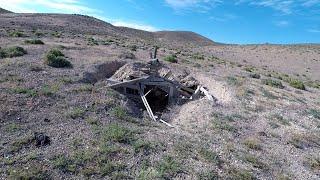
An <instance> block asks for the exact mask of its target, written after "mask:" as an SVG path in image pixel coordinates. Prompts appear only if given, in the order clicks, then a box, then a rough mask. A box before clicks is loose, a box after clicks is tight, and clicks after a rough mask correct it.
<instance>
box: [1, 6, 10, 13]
mask: <svg viewBox="0 0 320 180" xmlns="http://www.w3.org/2000/svg"><path fill="white" fill-rule="evenodd" d="M6 13H12V12H11V11H8V10H5V9H2V8H1V7H0V14H6Z"/></svg>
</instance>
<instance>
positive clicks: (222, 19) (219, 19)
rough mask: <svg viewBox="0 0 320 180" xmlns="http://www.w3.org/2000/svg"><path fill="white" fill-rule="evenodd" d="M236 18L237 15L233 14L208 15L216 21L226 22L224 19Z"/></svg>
mask: <svg viewBox="0 0 320 180" xmlns="http://www.w3.org/2000/svg"><path fill="white" fill-rule="evenodd" d="M237 18H238V16H236V15H234V14H223V15H218V16H210V17H209V19H210V20H213V21H218V22H226V21H230V20H234V19H237Z"/></svg>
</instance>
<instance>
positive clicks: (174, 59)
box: [164, 55, 178, 63]
mask: <svg viewBox="0 0 320 180" xmlns="http://www.w3.org/2000/svg"><path fill="white" fill-rule="evenodd" d="M164 60H165V61H168V62H171V63H177V62H178V61H177V56H176V55H169V56H166V57H165V58H164Z"/></svg>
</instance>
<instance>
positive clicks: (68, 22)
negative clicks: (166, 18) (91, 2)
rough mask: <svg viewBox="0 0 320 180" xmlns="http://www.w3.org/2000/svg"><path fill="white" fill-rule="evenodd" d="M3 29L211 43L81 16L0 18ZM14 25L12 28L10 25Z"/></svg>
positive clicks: (196, 37)
mask: <svg viewBox="0 0 320 180" xmlns="http://www.w3.org/2000/svg"><path fill="white" fill-rule="evenodd" d="M2 16H3V18H1V22H0V23H1V24H2V26H3V27H11V28H12V27H15V28H23V29H25V30H32V29H41V30H50V31H59V30H63V31H64V32H65V33H69V34H92V35H112V36H120V37H129V38H141V39H143V40H149V41H155V42H159V43H160V44H161V43H162V44H163V43H164V44H167V45H170V44H175V45H180V46H181V45H184V44H190V45H196V46H206V45H213V44H214V42H213V41H211V40H209V39H207V38H205V37H203V36H201V35H198V34H196V33H193V32H179V31H162V32H147V31H142V30H137V29H132V28H126V27H116V26H113V25H111V24H109V23H107V22H104V21H101V20H99V19H96V18H93V17H89V16H82V15H64V14H17V13H15V14H3V15H2ZM12 22H14V24H12Z"/></svg>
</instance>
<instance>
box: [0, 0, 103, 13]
mask: <svg viewBox="0 0 320 180" xmlns="http://www.w3.org/2000/svg"><path fill="white" fill-rule="evenodd" d="M0 7H2V8H4V9H8V10H10V11H13V12H17V13H28V12H39V8H45V10H46V11H47V12H58V13H79V14H80V13H83V14H87V13H100V12H101V11H100V10H97V9H92V8H89V7H87V6H86V5H84V4H82V3H81V2H80V1H79V0H10V2H8V0H0Z"/></svg>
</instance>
